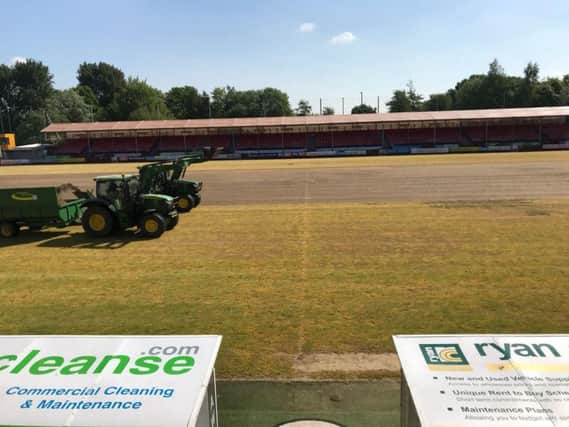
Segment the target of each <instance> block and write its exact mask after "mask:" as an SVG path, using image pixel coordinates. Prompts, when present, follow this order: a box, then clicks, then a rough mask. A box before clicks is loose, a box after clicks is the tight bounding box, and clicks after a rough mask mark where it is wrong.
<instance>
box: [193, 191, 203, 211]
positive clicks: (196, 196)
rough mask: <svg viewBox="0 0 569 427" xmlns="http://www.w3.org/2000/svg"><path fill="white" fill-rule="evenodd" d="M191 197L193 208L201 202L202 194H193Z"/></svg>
mask: <svg viewBox="0 0 569 427" xmlns="http://www.w3.org/2000/svg"><path fill="white" fill-rule="evenodd" d="M192 197H193V198H194V208H197V207H198V206H199V205H200V203H201V202H202V196H201V194H194V195H193V196H192Z"/></svg>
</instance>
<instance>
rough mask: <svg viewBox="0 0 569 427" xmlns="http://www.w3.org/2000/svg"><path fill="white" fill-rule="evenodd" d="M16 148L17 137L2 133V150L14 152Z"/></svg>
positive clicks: (0, 143) (0, 146) (0, 147)
mask: <svg viewBox="0 0 569 427" xmlns="http://www.w3.org/2000/svg"><path fill="white" fill-rule="evenodd" d="M14 148H16V135H15V134H13V133H0V150H13V149H14Z"/></svg>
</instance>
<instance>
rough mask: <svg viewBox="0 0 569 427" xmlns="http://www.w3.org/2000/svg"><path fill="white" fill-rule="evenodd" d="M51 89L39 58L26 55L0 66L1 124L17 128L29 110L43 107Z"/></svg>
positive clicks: (48, 78) (51, 81)
mask: <svg viewBox="0 0 569 427" xmlns="http://www.w3.org/2000/svg"><path fill="white" fill-rule="evenodd" d="M52 91H53V76H52V75H51V73H50V72H49V68H48V67H47V66H45V65H43V64H42V63H41V62H40V61H35V60H33V59H27V60H26V61H23V62H17V63H16V64H14V65H13V66H11V67H8V66H6V65H3V66H0V116H1V117H2V120H1V122H2V127H3V128H4V129H5V130H8V131H14V130H17V129H18V128H19V126H20V124H21V123H22V121H23V120H24V119H25V117H26V116H27V115H28V114H29V113H30V112H31V111H34V110H40V109H45V107H46V103H47V99H48V97H49V96H50V95H51V93H52ZM18 141H19V138H18Z"/></svg>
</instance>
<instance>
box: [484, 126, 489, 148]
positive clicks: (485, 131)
mask: <svg viewBox="0 0 569 427" xmlns="http://www.w3.org/2000/svg"><path fill="white" fill-rule="evenodd" d="M484 145H488V122H486V126H485V127H484Z"/></svg>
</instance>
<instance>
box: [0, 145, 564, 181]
mask: <svg viewBox="0 0 569 427" xmlns="http://www.w3.org/2000/svg"><path fill="white" fill-rule="evenodd" d="M552 161H560V162H567V161H569V151H536V152H521V153H464V154H433V155H404V156H369V157H332V158H318V159H310V158H308V159H271V160H227V161H222V160H220V161H210V162H206V163H200V164H195V165H192V166H191V169H192V170H203V171H208V170H211V171H216V170H258V169H285V168H286V169H291V168H292V169H310V168H353V167H374V166H375V167H391V166H412V165H417V166H424V165H454V164H457V165H468V164H485V163H491V164H496V163H506V164H508V163H514V164H515V163H526V162H531V163H533V162H552ZM143 164H144V163H86V164H68V165H23V166H7V167H1V168H0V177H1V176H11V175H42V174H43V175H51V174H83V173H92V174H104V173H137V166H141V165H143Z"/></svg>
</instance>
